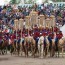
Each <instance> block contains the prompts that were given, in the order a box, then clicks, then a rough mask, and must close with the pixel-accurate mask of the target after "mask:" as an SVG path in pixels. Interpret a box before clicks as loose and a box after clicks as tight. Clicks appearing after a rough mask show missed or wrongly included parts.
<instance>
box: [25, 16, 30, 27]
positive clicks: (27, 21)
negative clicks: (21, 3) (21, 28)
mask: <svg viewBox="0 0 65 65" xmlns="http://www.w3.org/2000/svg"><path fill="white" fill-rule="evenodd" d="M30 26H31V25H30V16H26V17H25V27H26V28H29V27H30Z"/></svg>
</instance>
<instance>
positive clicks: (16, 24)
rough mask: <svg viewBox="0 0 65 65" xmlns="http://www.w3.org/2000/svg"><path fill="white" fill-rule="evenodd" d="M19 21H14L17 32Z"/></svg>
mask: <svg viewBox="0 0 65 65" xmlns="http://www.w3.org/2000/svg"><path fill="white" fill-rule="evenodd" d="M18 27H19V26H18V19H15V20H14V28H15V30H17V29H18Z"/></svg>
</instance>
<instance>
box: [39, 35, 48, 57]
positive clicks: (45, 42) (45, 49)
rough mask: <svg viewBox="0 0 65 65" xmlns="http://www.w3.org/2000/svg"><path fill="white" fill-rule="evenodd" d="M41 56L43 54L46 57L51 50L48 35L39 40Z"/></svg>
mask: <svg viewBox="0 0 65 65" xmlns="http://www.w3.org/2000/svg"><path fill="white" fill-rule="evenodd" d="M38 50H39V56H41V55H42V54H43V56H45V57H46V55H47V53H48V50H49V41H48V39H47V37H43V36H41V37H40V38H39V41H38Z"/></svg>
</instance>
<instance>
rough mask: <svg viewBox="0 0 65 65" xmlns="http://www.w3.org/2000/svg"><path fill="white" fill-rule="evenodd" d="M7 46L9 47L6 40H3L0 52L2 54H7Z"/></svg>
mask: <svg viewBox="0 0 65 65" xmlns="http://www.w3.org/2000/svg"><path fill="white" fill-rule="evenodd" d="M8 45H9V41H8V40H6V39H3V43H2V52H3V54H7V50H8Z"/></svg>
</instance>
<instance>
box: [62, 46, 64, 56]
mask: <svg viewBox="0 0 65 65" xmlns="http://www.w3.org/2000/svg"><path fill="white" fill-rule="evenodd" d="M63 52H64V48H63V47H62V57H64V56H63V54H64V53H63Z"/></svg>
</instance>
